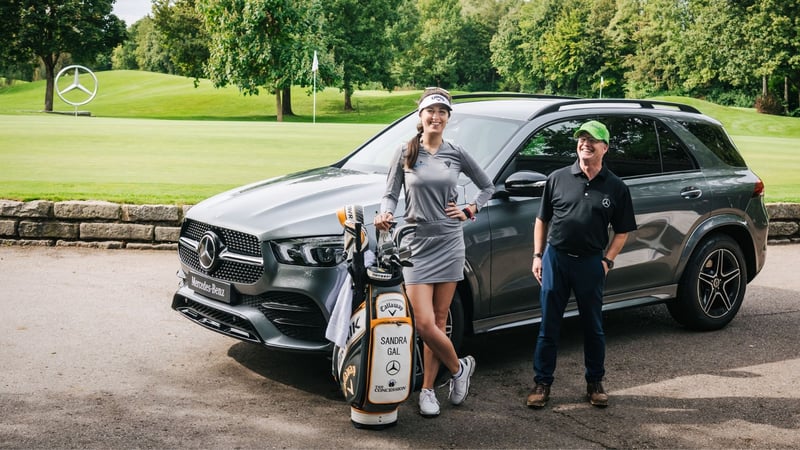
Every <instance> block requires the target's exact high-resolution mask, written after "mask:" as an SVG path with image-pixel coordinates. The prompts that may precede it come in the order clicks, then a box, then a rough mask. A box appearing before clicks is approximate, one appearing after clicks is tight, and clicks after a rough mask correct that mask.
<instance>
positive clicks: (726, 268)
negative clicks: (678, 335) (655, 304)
mask: <svg viewBox="0 0 800 450" xmlns="http://www.w3.org/2000/svg"><path fill="white" fill-rule="evenodd" d="M746 287H747V270H746V267H745V261H744V256H743V255H742V250H741V249H740V248H739V244H737V243H736V241H734V240H733V239H731V238H730V237H728V236H725V235H714V236H711V237H709V238H708V239H706V240H704V241H703V242H702V243H701V245H700V246H699V247H698V249H697V250H696V251H695V252H694V253H693V254H692V257H691V258H690V259H689V263H688V264H687V265H686V269H685V270H684V272H683V276H682V277H681V281H680V284H679V285H678V298H676V299H675V300H673V301H671V302H668V303H667V308H668V310H669V312H670V314H671V315H672V317H673V318H674V319H675V320H676V321H677V322H678V323H680V324H681V325H683V326H685V327H687V328H690V329H693V330H698V331H711V330H718V329H720V328H722V327H724V326H725V325H727V324H728V323H729V322H730V321H731V320H733V318H734V317H735V316H736V313H738V312H739V308H740V307H741V306H742V301H743V300H744V294H745V289H746Z"/></svg>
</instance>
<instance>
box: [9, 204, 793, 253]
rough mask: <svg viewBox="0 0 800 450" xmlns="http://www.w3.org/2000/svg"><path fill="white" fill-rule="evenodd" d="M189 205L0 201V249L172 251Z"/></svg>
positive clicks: (783, 229) (776, 230)
mask: <svg viewBox="0 0 800 450" xmlns="http://www.w3.org/2000/svg"><path fill="white" fill-rule="evenodd" d="M189 208H191V206H173V205H125V204H117V203H109V202H98V201H64V202H51V201H45V200H35V201H30V202H18V201H12V200H0V245H44V246H54V245H55V246H79V247H98V248H109V249H115V248H129V249H164V250H176V249H177V242H178V238H179V235H180V226H181V221H182V220H183V217H184V215H185V214H186V211H188V210H189ZM767 210H768V212H769V216H770V225H769V243H770V244H786V243H800V204H795V203H772V204H769V205H767Z"/></svg>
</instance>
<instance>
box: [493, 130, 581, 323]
mask: <svg viewBox="0 0 800 450" xmlns="http://www.w3.org/2000/svg"><path fill="white" fill-rule="evenodd" d="M580 123H581V122H580V121H578V120H566V121H563V120H562V121H559V122H557V123H553V124H551V125H548V126H545V127H544V128H541V129H539V130H538V131H536V132H534V133H533V134H532V135H531V136H529V137H528V138H527V139H526V140H524V141H523V144H522V145H521V146H520V147H519V148H518V150H517V151H516V152H515V154H514V155H513V156H512V158H511V159H510V160H509V161H508V164H507V165H506V167H505V169H504V170H503V172H502V175H501V176H500V177H499V179H500V180H501V183H500V186H498V194H497V195H495V198H494V199H493V200H492V201H491V202H489V204H488V210H489V212H488V214H489V218H490V222H491V240H492V264H491V280H492V300H491V313H492V316H494V317H502V321H503V322H516V321H524V320H527V319H530V318H531V317H533V316H535V315H538V310H539V284H538V283H537V281H536V279H535V278H533V274H532V272H531V264H532V258H533V225H534V222H535V219H536V215H537V214H538V212H539V205H540V203H541V188H543V187H544V182H543V180H544V176H546V175H549V174H550V173H551V172H552V171H554V170H556V169H559V168H561V167H564V166H568V165H570V164H572V163H573V162H574V161H575V158H576V153H575V145H576V144H575V140H574V138H573V137H572V133H573V132H574V130H575V129H576V128H577V127H578V126H580ZM521 173H538V174H541V175H539V176H540V178H541V180H542V181H541V182H540V186H539V187H538V189H537V188H533V187H532V188H530V189H528V190H527V191H525V190H520V191H525V192H524V194H523V193H522V192H509V191H508V190H507V189H506V188H505V186H504V182H505V181H506V180H508V179H510V178H511V177H512V176H514V175H515V174H521ZM521 194H522V195H521Z"/></svg>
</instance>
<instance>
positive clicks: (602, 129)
mask: <svg viewBox="0 0 800 450" xmlns="http://www.w3.org/2000/svg"><path fill="white" fill-rule="evenodd" d="M584 131H585V132H587V133H589V134H591V135H592V137H593V138H595V139H597V140H600V141H603V142H605V143H606V144H608V137H609V136H608V128H606V126H605V125H603V124H602V123H600V122H598V121H596V120H590V121H588V122H586V123H584V124H583V125H581V127H580V128H578V129H577V130H575V134H574V135H573V137H574V138H577V137H578V136H580V134H581V133H583V132H584Z"/></svg>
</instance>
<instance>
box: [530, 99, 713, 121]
mask: <svg viewBox="0 0 800 450" xmlns="http://www.w3.org/2000/svg"><path fill="white" fill-rule="evenodd" d="M603 105H605V106H609V107H624V106H638V107H639V108H641V109H657V108H661V109H676V110H679V111H683V112H688V113H694V114H702V113H701V112H700V111H699V110H698V109H697V108H695V107H694V106H689V105H685V104H682V103H675V102H665V101H661V100H634V99H627V98H587V99H581V100H566V101H563V102H557V103H553V104H551V105H548V106H545V107H544V108H542V109H540V110H538V111H536V113H534V114H533V115H532V116H531V117H530V119H533V118H535V117H538V116H542V115H544V114H549V113H553V112H558V111H564V110H572V109H580V108H582V107H586V108H591V107H596V106H603Z"/></svg>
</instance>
